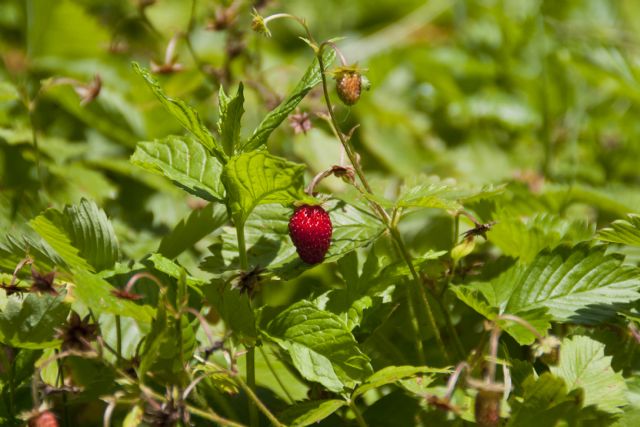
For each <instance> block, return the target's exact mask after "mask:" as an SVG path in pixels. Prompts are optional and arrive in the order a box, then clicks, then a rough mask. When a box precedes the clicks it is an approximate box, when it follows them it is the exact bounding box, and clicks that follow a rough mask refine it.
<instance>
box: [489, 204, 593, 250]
mask: <svg viewBox="0 0 640 427" xmlns="http://www.w3.org/2000/svg"><path fill="white" fill-rule="evenodd" d="M496 219H497V221H498V223H497V224H495V225H494V226H493V227H492V228H491V230H490V231H489V233H488V234H487V237H488V239H489V241H490V242H491V243H493V244H494V245H496V246H497V247H498V248H500V250H501V251H502V252H503V253H504V254H505V255H508V256H511V257H517V258H519V259H520V260H521V261H522V262H531V261H532V260H533V259H534V258H535V256H536V255H537V254H538V253H540V252H541V251H542V250H544V249H553V248H554V247H556V246H558V245H559V244H562V243H568V244H576V243H579V242H580V241H585V240H589V239H591V237H592V236H593V230H592V227H591V226H590V225H589V224H588V223H587V222H586V221H584V220H583V219H576V220H567V219H564V218H561V217H559V216H556V215H552V214H537V215H531V216H527V217H525V218H522V217H518V218H504V219H503V218H501V217H499V216H498V217H497V218H496Z"/></svg>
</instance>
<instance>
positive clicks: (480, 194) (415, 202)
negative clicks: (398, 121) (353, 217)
mask: <svg viewBox="0 0 640 427" xmlns="http://www.w3.org/2000/svg"><path fill="white" fill-rule="evenodd" d="M503 191H504V186H503V185H486V186H483V187H472V186H462V185H459V184H457V183H456V182H455V181H454V180H441V179H440V178H438V177H436V176H424V175H418V176H415V177H412V178H409V179H407V182H406V183H405V184H404V185H403V186H402V189H401V190H400V195H399V196H398V198H397V199H396V201H395V202H393V201H390V200H386V199H384V198H382V197H379V196H372V195H368V196H367V197H368V198H371V199H373V200H374V201H376V202H378V203H380V204H381V205H383V206H385V207H388V208H392V207H393V208H432V209H444V210H452V211H455V210H459V209H462V206H463V203H465V202H472V201H478V200H482V199H487V198H491V197H494V196H497V195H498V194H500V193H502V192H503Z"/></svg>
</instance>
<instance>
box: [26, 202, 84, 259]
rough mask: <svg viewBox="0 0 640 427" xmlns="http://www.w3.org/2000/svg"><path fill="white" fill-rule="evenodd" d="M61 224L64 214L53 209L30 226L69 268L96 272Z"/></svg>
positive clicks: (39, 216)
mask: <svg viewBox="0 0 640 427" xmlns="http://www.w3.org/2000/svg"><path fill="white" fill-rule="evenodd" d="M49 216H50V217H53V220H52V219H49V218H48V217H49ZM61 222H62V213H61V212H60V211H57V210H55V209H51V210H49V211H45V213H44V214H41V215H38V216H37V217H35V218H34V219H32V220H31V221H29V225H30V226H31V228H33V229H34V230H35V231H36V232H37V233H38V234H39V235H40V236H41V237H42V238H43V239H44V240H45V241H46V242H47V243H48V244H49V245H50V246H51V247H52V248H53V250H55V251H56V253H57V254H58V255H59V256H60V257H61V258H62V259H63V260H64V262H65V264H67V265H68V266H69V267H71V268H74V269H79V270H86V271H94V269H93V267H92V266H91V265H90V264H89V263H88V262H87V261H86V260H85V259H84V258H82V257H81V256H80V251H79V250H78V249H77V248H76V247H74V246H73V244H72V243H71V238H70V237H69V235H68V234H67V232H66V230H65V229H64V225H63V224H61Z"/></svg>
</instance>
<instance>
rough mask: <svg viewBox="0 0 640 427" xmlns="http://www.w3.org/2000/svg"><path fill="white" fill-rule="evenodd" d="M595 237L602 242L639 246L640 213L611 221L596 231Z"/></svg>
mask: <svg viewBox="0 0 640 427" xmlns="http://www.w3.org/2000/svg"><path fill="white" fill-rule="evenodd" d="M596 238H597V239H599V240H602V241H604V242H611V243H620V244H623V245H629V246H638V247H640V215H635V214H629V215H628V217H627V219H626V220H624V219H619V220H617V221H614V222H612V223H611V225H610V226H609V227H607V228H603V229H602V230H600V231H598V235H597V236H596Z"/></svg>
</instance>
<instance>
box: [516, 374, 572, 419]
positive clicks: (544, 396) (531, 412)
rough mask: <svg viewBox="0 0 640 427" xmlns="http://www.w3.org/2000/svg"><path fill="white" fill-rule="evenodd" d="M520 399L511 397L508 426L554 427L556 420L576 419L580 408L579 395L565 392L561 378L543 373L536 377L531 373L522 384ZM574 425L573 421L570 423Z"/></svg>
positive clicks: (565, 388) (565, 387)
mask: <svg viewBox="0 0 640 427" xmlns="http://www.w3.org/2000/svg"><path fill="white" fill-rule="evenodd" d="M523 388H524V396H523V398H522V402H519V401H518V400H516V399H511V400H510V403H511V406H512V411H511V418H510V419H509V422H508V424H507V426H509V427H539V426H555V425H558V424H557V423H558V421H559V420H567V421H572V422H575V417H576V412H577V411H578V409H580V406H581V403H582V402H581V398H580V394H579V393H578V394H576V393H572V394H568V393H567V386H566V384H565V383H564V381H563V380H562V379H561V378H557V377H555V376H553V375H551V374H550V373H548V372H546V373H544V374H542V375H541V376H540V377H539V378H536V377H535V376H533V375H531V376H529V377H527V379H526V380H525V381H524V383H523ZM569 425H573V424H571V423H570V424H569Z"/></svg>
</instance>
